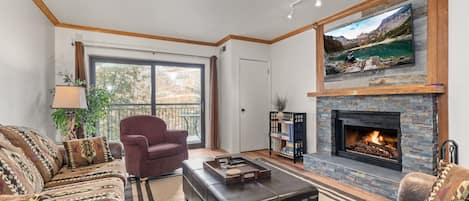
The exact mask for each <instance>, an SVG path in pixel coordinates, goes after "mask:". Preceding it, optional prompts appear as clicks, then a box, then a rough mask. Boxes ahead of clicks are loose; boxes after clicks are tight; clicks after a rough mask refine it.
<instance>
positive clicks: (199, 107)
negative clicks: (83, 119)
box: [90, 57, 205, 147]
mask: <svg viewBox="0 0 469 201" xmlns="http://www.w3.org/2000/svg"><path fill="white" fill-rule="evenodd" d="M203 75H204V65H203V64H187V63H172V62H159V61H141V60H129V59H115V58H104V57H92V58H91V59H90V78H91V84H92V85H94V86H97V87H101V88H105V89H107V90H109V91H111V92H113V94H114V98H113V101H112V107H111V109H110V111H109V115H108V116H107V118H106V119H102V120H101V121H100V123H99V133H100V134H101V135H104V136H107V137H108V138H109V139H110V140H113V141H118V140H119V123H120V120H122V119H124V118H126V117H129V116H134V115H143V114H145V115H155V116H157V117H159V118H161V119H163V120H164V121H165V122H166V124H167V126H168V128H169V129H180V130H181V129H182V130H187V131H188V132H189V137H188V143H189V145H190V146H191V147H203V146H204V145H205V143H204V139H205V132H204V120H205V118H204V116H205V115H204V107H203V106H204V105H203V104H204V90H203V89H204V76H203Z"/></svg>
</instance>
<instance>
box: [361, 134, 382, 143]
mask: <svg viewBox="0 0 469 201" xmlns="http://www.w3.org/2000/svg"><path fill="white" fill-rule="evenodd" d="M380 134H381V132H379V131H373V132H371V133H370V134H369V135H368V136H366V137H365V142H372V143H375V144H379V145H383V142H384V138H383V136H381V135H380Z"/></svg>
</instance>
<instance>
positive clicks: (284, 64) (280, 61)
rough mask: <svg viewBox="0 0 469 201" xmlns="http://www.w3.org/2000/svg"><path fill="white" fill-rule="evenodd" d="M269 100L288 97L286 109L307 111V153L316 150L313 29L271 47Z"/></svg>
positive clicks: (314, 34) (314, 44)
mask: <svg viewBox="0 0 469 201" xmlns="http://www.w3.org/2000/svg"><path fill="white" fill-rule="evenodd" d="M271 58H272V100H274V99H275V98H276V96H277V95H279V96H281V97H283V96H285V97H287V101H288V102H287V108H286V111H291V112H306V113H307V114H306V116H307V121H306V123H307V129H306V130H307V141H308V143H307V145H308V150H307V151H308V153H312V152H316V100H315V98H308V97H307V96H306V92H311V91H315V90H316V68H315V66H316V32H315V31H314V30H309V31H306V32H303V33H301V34H298V35H296V36H293V37H290V38H288V39H285V40H282V41H280V42H277V43H275V44H273V45H272V46H271Z"/></svg>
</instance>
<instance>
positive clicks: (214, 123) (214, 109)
mask: <svg viewBox="0 0 469 201" xmlns="http://www.w3.org/2000/svg"><path fill="white" fill-rule="evenodd" d="M217 77H218V76H217V57H216V56H212V57H210V139H211V140H210V141H211V142H210V145H211V148H212V149H218V148H219V142H220V136H219V129H218V81H217V79H218V78H217Z"/></svg>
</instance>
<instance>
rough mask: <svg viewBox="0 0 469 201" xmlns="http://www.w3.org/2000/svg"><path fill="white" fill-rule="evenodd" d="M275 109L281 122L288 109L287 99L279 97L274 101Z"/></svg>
mask: <svg viewBox="0 0 469 201" xmlns="http://www.w3.org/2000/svg"><path fill="white" fill-rule="evenodd" d="M274 106H275V109H276V110H277V119H278V120H279V121H281V120H282V119H283V116H284V114H283V111H285V108H286V107H287V97H280V96H279V95H277V97H276V98H275V101H274Z"/></svg>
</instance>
